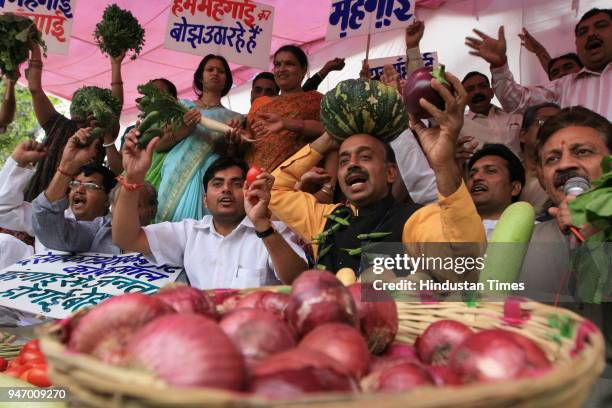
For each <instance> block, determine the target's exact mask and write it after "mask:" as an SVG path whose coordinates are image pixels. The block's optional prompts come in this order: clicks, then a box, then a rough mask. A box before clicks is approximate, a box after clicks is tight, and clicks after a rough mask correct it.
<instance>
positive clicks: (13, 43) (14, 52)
mask: <svg viewBox="0 0 612 408" xmlns="http://www.w3.org/2000/svg"><path fill="white" fill-rule="evenodd" d="M30 41H32V42H34V43H35V44H39V45H40V46H41V47H42V48H43V51H44V52H46V51H47V45H46V44H45V42H44V41H43V39H42V36H41V34H40V32H39V31H38V30H37V29H36V26H35V25H34V22H33V21H32V20H30V19H29V18H27V17H23V16H18V15H15V14H12V13H7V14H4V15H0V71H2V73H3V74H4V75H6V76H7V77H9V78H11V79H13V80H15V79H17V75H16V72H17V69H18V68H19V65H21V64H22V63H23V62H24V61H26V60H27V59H28V55H29V51H30V47H29V43H30ZM45 56H46V54H45Z"/></svg>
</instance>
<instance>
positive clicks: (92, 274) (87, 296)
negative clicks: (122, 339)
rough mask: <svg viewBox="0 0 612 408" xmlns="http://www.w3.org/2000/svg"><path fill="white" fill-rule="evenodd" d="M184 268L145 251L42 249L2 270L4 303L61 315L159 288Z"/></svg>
mask: <svg viewBox="0 0 612 408" xmlns="http://www.w3.org/2000/svg"><path fill="white" fill-rule="evenodd" d="M181 271H182V268H180V267H174V266H167V265H163V266H156V265H154V264H152V263H150V262H149V261H147V260H146V259H145V258H144V257H143V256H142V255H141V254H127V255H100V254H86V253H84V254H57V253H52V252H49V253H47V254H38V255H34V256H32V257H31V258H26V259H23V260H21V261H19V262H17V263H16V264H14V265H11V266H9V267H7V268H5V269H3V270H2V271H0V306H7V307H10V308H12V309H17V310H21V311H24V312H30V313H34V314H39V315H43V316H47V317H52V318H55V319H61V318H64V317H67V316H69V315H71V314H72V313H74V312H76V311H77V310H79V309H82V308H84V307H90V306H95V305H97V304H98V303H100V302H102V301H103V300H105V299H108V298H110V297H112V296H115V295H120V294H123V293H132V292H141V293H147V294H150V293H155V292H157V290H158V289H159V288H160V287H162V286H164V285H166V284H168V283H171V282H174V281H175V280H176V278H177V277H178V276H179V274H180V272H181Z"/></svg>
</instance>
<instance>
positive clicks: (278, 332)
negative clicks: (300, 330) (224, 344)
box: [220, 309, 296, 367]
mask: <svg viewBox="0 0 612 408" xmlns="http://www.w3.org/2000/svg"><path fill="white" fill-rule="evenodd" d="M220 325H221V329H222V330H223V331H224V332H225V334H227V335H228V336H229V338H230V339H232V341H233V342H234V345H235V346H236V347H237V348H238V350H240V352H241V353H242V355H243V356H244V358H245V360H246V364H247V366H248V367H252V366H253V364H254V363H255V362H257V361H259V360H261V359H263V358H264V357H267V356H269V355H272V354H274V353H278V352H281V351H285V350H289V349H291V348H293V347H295V345H296V343H295V338H294V335H293V333H292V332H291V330H290V329H289V326H287V324H286V323H285V322H284V321H282V320H279V319H278V318H277V317H276V316H274V315H273V314H272V313H270V312H267V311H265V310H258V309H237V310H234V311H233V312H232V313H230V314H229V315H227V316H225V317H224V318H223V320H221V324H220Z"/></svg>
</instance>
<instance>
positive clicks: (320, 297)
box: [285, 270, 359, 336]
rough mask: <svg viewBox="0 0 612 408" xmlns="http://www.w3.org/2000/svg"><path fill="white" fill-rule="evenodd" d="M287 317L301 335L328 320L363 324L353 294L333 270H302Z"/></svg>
mask: <svg viewBox="0 0 612 408" xmlns="http://www.w3.org/2000/svg"><path fill="white" fill-rule="evenodd" d="M285 318H286V319H287V320H288V321H289V323H290V324H291V326H292V327H293V328H294V329H295V330H296V332H297V333H298V334H299V335H301V336H304V335H305V334H306V333H308V332H309V331H311V330H312V329H314V328H315V327H317V326H319V325H321V324H324V323H332V322H338V323H347V324H349V325H352V326H354V327H358V326H357V325H358V323H359V322H358V318H357V311H356V309H355V302H354V301H353V298H352V296H351V294H350V293H349V292H348V290H347V289H346V288H345V287H344V285H343V284H342V283H341V282H340V281H339V280H338V279H336V277H335V276H334V275H333V274H332V273H331V272H328V271H321V270H310V271H306V272H302V273H301V274H300V276H298V277H297V279H295V280H294V281H293V286H292V289H291V296H290V298H289V304H288V305H287V308H286V309H285Z"/></svg>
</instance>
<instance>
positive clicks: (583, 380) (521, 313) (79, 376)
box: [42, 301, 604, 408]
mask: <svg viewBox="0 0 612 408" xmlns="http://www.w3.org/2000/svg"><path fill="white" fill-rule="evenodd" d="M398 312H399V318H400V329H399V335H398V338H399V339H400V340H404V341H410V342H412V341H413V340H414V339H415V337H416V336H417V335H418V334H420V333H421V332H422V331H423V330H424V329H425V328H426V327H427V326H428V325H429V324H430V323H431V322H433V321H436V320H440V319H454V320H458V321H461V322H464V323H466V324H467V325H469V326H471V327H473V328H475V329H485V328H493V327H503V328H505V329H508V330H513V331H516V332H518V333H521V334H523V335H525V336H527V337H529V338H531V339H533V340H534V341H536V342H537V343H538V344H539V345H540V346H541V347H542V348H543V350H544V351H545V352H546V354H547V355H548V357H549V359H551V360H552V361H554V369H553V370H551V371H550V372H548V373H546V374H545V375H543V376H541V377H538V378H537V379H522V380H515V381H505V382H497V383H488V384H476V385H469V386H461V387H438V388H435V387H420V388H417V389H415V390H413V391H411V392H406V393H398V394H380V393H379V394H355V395H346V394H341V395H340V394H319V395H313V396H308V397H307V398H304V399H299V400H291V401H278V400H275V401H270V400H264V399H262V398H259V397H251V396H245V395H239V394H235V393H228V392H225V391H218V390H210V389H184V388H183V389H179V388H172V387H169V386H166V385H164V384H163V383H162V382H161V380H157V379H155V378H153V377H152V376H150V375H148V374H144V373H141V372H137V371H134V370H129V369H124V368H120V367H114V366H110V365H107V364H104V363H101V362H100V361H98V360H95V359H93V358H91V357H89V356H86V355H78V354H74V353H72V354H71V353H68V352H67V350H66V348H65V347H64V345H63V344H62V343H61V342H60V341H58V338H57V332H54V331H53V330H52V329H51V330H49V331H48V332H47V333H46V334H45V335H44V336H43V338H42V348H43V351H44V352H45V354H46V355H47V358H48V361H49V365H50V368H51V378H52V380H53V382H54V384H56V385H59V386H64V387H67V388H68V389H69V392H70V397H71V398H72V399H73V400H74V401H76V402H75V403H76V404H77V406H84V407H99V408H112V407H138V408H141V407H298V406H306V405H310V406H316V407H319V406H321V407H329V408H340V407H363V408H371V407H372V406H373V404H376V408H387V407H402V408H403V407H407V406H410V407H419V408H421V407H422V408H425V407H453V408H462V407H465V408H468V407H469V408H478V407H483V408H484V407H486V408H491V407H495V408H502V407H513V408H516V407H533V408H544V407H555V408H557V407H564V408H568V407H579V406H580V404H581V403H582V402H583V401H584V400H585V399H586V398H587V396H588V393H589V391H590V389H591V387H592V386H593V384H594V383H595V381H596V380H597V377H598V376H599V375H600V373H601V371H602V370H603V367H604V343H603V338H602V336H601V333H599V331H598V330H596V329H593V327H594V326H593V325H592V324H591V323H590V322H588V321H585V320H584V319H582V318H581V317H580V316H578V315H576V314H575V313H573V312H570V311H568V310H565V309H559V308H554V307H552V306H547V305H543V304H540V303H536V302H531V301H526V302H514V301H511V302H506V303H478V304H466V303H461V302H444V303H431V304H423V303H412V302H410V303H407V302H404V303H398ZM551 316H557V317H560V318H561V320H563V321H566V322H567V321H570V322H573V323H574V324H573V327H574V330H570V331H569V332H568V331H567V330H565V333H563V330H559V329H558V328H556V326H555V325H554V324H553V325H551ZM556 321H559V319H557V320H556Z"/></svg>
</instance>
